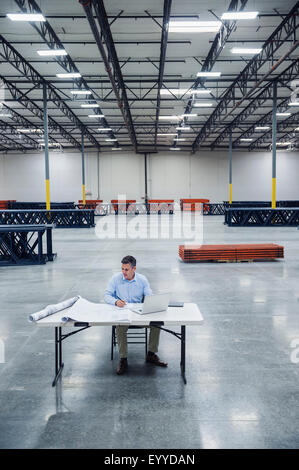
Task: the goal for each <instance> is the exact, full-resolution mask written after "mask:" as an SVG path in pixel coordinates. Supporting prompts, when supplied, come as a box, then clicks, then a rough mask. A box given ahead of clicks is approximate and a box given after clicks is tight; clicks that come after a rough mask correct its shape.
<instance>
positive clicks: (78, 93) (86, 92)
mask: <svg viewBox="0 0 299 470" xmlns="http://www.w3.org/2000/svg"><path fill="white" fill-rule="evenodd" d="M91 93H92V92H91V91H90V90H71V94H72V95H91Z"/></svg>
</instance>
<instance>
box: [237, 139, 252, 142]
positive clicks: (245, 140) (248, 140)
mask: <svg viewBox="0 0 299 470" xmlns="http://www.w3.org/2000/svg"><path fill="white" fill-rule="evenodd" d="M252 140H253V139H240V141H241V142H251V141H252Z"/></svg>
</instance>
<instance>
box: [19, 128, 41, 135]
mask: <svg viewBox="0 0 299 470" xmlns="http://www.w3.org/2000/svg"><path fill="white" fill-rule="evenodd" d="M17 131H18V132H23V133H24V134H26V133H28V134H33V133H35V132H44V131H43V130H42V129H17Z"/></svg>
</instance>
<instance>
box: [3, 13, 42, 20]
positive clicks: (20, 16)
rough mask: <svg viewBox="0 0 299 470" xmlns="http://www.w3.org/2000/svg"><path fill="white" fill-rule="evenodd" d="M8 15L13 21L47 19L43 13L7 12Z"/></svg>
mask: <svg viewBox="0 0 299 470" xmlns="http://www.w3.org/2000/svg"><path fill="white" fill-rule="evenodd" d="M6 16H7V18H9V19H10V20H12V21H46V18H45V17H44V15H42V14H41V13H7V15H6Z"/></svg>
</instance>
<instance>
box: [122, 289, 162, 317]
mask: <svg viewBox="0 0 299 470" xmlns="http://www.w3.org/2000/svg"><path fill="white" fill-rule="evenodd" d="M169 299H170V293H169V292H167V293H164V294H154V295H146V296H145V298H144V302H143V304H138V305H139V307H136V308H134V307H133V305H134V304H131V305H130V310H132V312H135V313H138V314H139V315H145V314H146V313H155V312H163V311H165V310H167V308H168V304H169Z"/></svg>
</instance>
